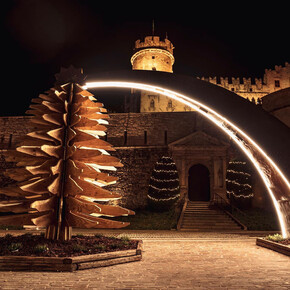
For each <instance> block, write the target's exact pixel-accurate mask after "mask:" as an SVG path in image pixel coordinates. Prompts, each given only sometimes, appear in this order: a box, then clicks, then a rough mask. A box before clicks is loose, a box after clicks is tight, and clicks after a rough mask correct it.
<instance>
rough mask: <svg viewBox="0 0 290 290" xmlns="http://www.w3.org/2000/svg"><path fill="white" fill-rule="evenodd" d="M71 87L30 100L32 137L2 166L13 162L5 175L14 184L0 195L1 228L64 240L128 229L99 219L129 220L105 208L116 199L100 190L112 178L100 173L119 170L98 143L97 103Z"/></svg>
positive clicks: (100, 119) (101, 120)
mask: <svg viewBox="0 0 290 290" xmlns="http://www.w3.org/2000/svg"><path fill="white" fill-rule="evenodd" d="M94 101H96V99H95V98H94V97H93V95H92V94H91V93H89V92H88V91H86V90H83V88H82V87H81V86H80V85H78V84H77V83H67V84H64V85H61V86H58V87H56V88H53V89H50V90H49V91H48V92H47V93H46V94H40V95H39V98H36V99H32V102H33V103H34V104H32V105H31V106H30V108H31V110H28V111H27V113H28V114H32V115H34V116H33V117H32V119H31V122H32V123H33V126H34V128H35V131H33V132H31V133H29V134H27V135H26V136H25V137H24V138H22V139H21V140H20V144H19V147H17V148H16V151H11V152H7V153H9V154H7V155H8V156H7V157H6V160H7V161H11V162H17V168H16V169H9V170H7V171H6V174H7V175H8V176H9V177H10V178H12V179H14V180H16V181H17V183H16V184H14V185H10V186H8V187H4V188H1V189H0V193H3V194H5V195H7V196H9V197H10V198H12V199H13V198H14V200H12V199H10V200H9V201H3V202H2V203H0V211H1V212H12V213H14V214H13V215H11V214H10V215H6V216H0V224H2V225H36V226H41V227H46V237H47V238H52V239H62V240H68V239H70V237H71V228H72V227H78V228H121V227H125V226H127V225H128V224H129V223H124V222H118V221H113V220H110V219H105V218H100V217H101V216H105V217H106V216H107V217H115V216H122V215H131V214H134V212H133V211H130V210H128V209H125V208H122V207H119V206H113V205H108V204H106V203H107V202H108V201H111V200H114V199H119V198H121V195H119V194H116V193H112V192H110V191H108V190H105V189H104V188H103V187H104V186H106V185H110V184H113V183H115V182H116V180H117V177H113V176H110V175H108V174H107V173H104V172H103V171H107V170H116V168H115V167H121V166H122V164H121V163H120V161H119V159H117V158H115V157H113V156H110V154H108V152H107V151H114V149H113V148H112V146H111V145H110V144H109V143H107V142H105V141H103V140H101V139H100V138H99V136H103V135H105V131H106V127H105V126H104V124H108V122H107V121H106V120H105V119H107V118H109V116H108V115H107V114H105V112H106V110H105V109H104V108H103V107H102V106H103V105H102V104H101V103H97V102H94Z"/></svg>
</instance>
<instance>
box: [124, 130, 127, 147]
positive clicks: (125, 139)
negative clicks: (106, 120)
mask: <svg viewBox="0 0 290 290" xmlns="http://www.w3.org/2000/svg"><path fill="white" fill-rule="evenodd" d="M127 141H128V135H127V131H124V145H127Z"/></svg>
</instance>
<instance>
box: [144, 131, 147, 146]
mask: <svg viewBox="0 0 290 290" xmlns="http://www.w3.org/2000/svg"><path fill="white" fill-rule="evenodd" d="M144 144H145V145H147V131H144Z"/></svg>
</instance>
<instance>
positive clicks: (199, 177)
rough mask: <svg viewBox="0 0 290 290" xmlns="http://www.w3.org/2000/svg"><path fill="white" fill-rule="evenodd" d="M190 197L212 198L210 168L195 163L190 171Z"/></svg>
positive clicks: (205, 199) (192, 198)
mask: <svg viewBox="0 0 290 290" xmlns="http://www.w3.org/2000/svg"><path fill="white" fill-rule="evenodd" d="M188 199H189V200H191V201H209V200H210V178H209V170H208V169H207V168H206V167H205V166H204V165H202V164H196V165H193V166H192V167H190V169H189V171H188Z"/></svg>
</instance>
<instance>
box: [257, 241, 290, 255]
mask: <svg viewBox="0 0 290 290" xmlns="http://www.w3.org/2000/svg"><path fill="white" fill-rule="evenodd" d="M256 245H257V246H261V247H264V248H268V249H271V250H273V251H276V252H279V253H281V254H284V255H286V256H290V247H289V246H286V245H283V244H279V243H276V242H272V241H269V240H266V239H264V238H257V239H256Z"/></svg>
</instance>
